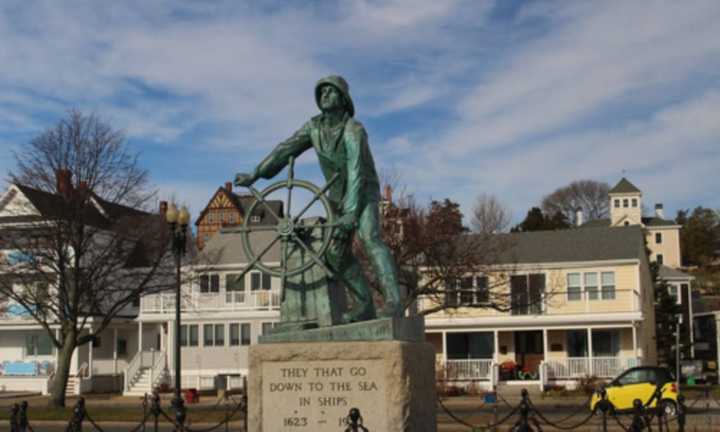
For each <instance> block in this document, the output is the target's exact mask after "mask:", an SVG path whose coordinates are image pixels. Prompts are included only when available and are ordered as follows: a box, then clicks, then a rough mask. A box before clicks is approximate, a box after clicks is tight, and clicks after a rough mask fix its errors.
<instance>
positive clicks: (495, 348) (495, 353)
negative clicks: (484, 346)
mask: <svg viewBox="0 0 720 432" xmlns="http://www.w3.org/2000/svg"><path fill="white" fill-rule="evenodd" d="M499 343H500V338H499V337H498V331H497V330H493V362H495V363H497V362H498V361H500V348H499V347H498V344H499Z"/></svg>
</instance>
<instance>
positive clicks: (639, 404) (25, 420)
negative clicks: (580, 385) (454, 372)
mask: <svg viewBox="0 0 720 432" xmlns="http://www.w3.org/2000/svg"><path fill="white" fill-rule="evenodd" d="M661 387H662V386H657V388H656V389H655V392H654V393H653V395H652V396H651V397H650V399H649V400H647V401H641V400H639V399H636V400H635V401H634V407H633V409H632V412H630V413H622V412H616V411H615V410H614V409H613V406H612V404H611V403H610V401H608V398H607V394H606V393H605V391H604V390H603V389H601V390H599V391H598V393H597V394H596V396H598V398H599V400H598V401H597V403H596V405H595V409H594V410H593V411H592V412H591V411H590V410H589V409H588V407H589V402H590V401H589V400H588V401H587V402H588V403H585V404H583V405H581V406H578V407H577V408H576V409H575V410H573V413H572V414H570V415H568V416H566V417H564V418H562V419H552V418H551V416H550V415H549V414H547V413H543V412H542V411H541V410H540V409H539V408H538V407H537V406H536V405H535V404H534V403H533V402H532V400H531V399H530V397H529V394H528V392H527V390H523V391H522V399H521V400H520V402H519V403H518V404H517V405H514V406H513V405H511V404H509V403H508V402H507V401H505V400H504V399H503V402H504V403H505V404H506V405H507V407H508V412H507V414H505V415H504V416H503V417H502V418H500V419H499V420H495V421H493V422H489V423H487V424H472V423H470V422H468V421H466V420H465V419H463V418H461V417H459V416H458V415H456V414H454V413H453V412H452V411H450V410H449V409H448V408H447V407H446V406H445V404H444V403H443V401H442V399H438V404H439V407H440V409H442V410H443V411H444V412H445V413H446V414H447V415H448V416H449V417H450V418H451V419H452V420H453V421H454V422H456V423H457V424H459V425H462V426H464V427H467V428H469V429H470V430H471V431H472V432H480V431H499V430H502V431H506V430H509V431H511V432H541V431H547V430H573V431H580V430H588V428H591V430H594V431H602V432H608V431H618V430H619V431H623V432H674V431H678V432H685V431H688V432H690V429H689V428H688V419H689V417H690V415H689V413H690V412H692V411H691V410H693V409H694V407H696V406H700V408H699V409H695V412H693V415H698V417H697V420H699V422H700V423H702V422H703V421H706V423H705V424H697V422H696V424H695V425H694V427H695V429H693V430H696V431H697V430H702V431H711V430H716V429H715V428H713V425H712V420H711V416H710V415H708V414H709V412H710V407H711V406H714V407H716V408H720V401H719V400H718V399H717V398H716V397H715V395H714V394H713V393H712V392H711V391H710V388H709V387H706V388H705V391H704V394H703V395H701V396H700V397H698V398H696V399H695V400H694V401H692V402H691V403H689V404H686V403H685V398H684V397H683V395H680V396H678V399H677V402H678V403H677V407H676V409H675V410H667V406H666V405H664V404H662V403H657V404H655V403H654V402H655V401H660V400H661V397H662V388H661ZM245 388H246V387H245ZM501 399H502V398H501ZM229 401H231V403H226V404H225V405H224V407H223V409H224V417H223V419H222V420H221V421H219V422H218V423H217V424H214V425H211V426H210V427H206V428H204V429H193V428H191V427H189V426H187V424H186V423H187V422H186V420H187V413H186V410H185V407H184V404H183V401H182V400H180V401H179V402H176V401H173V406H172V410H173V412H172V413H170V412H168V411H166V410H165V409H164V408H163V407H162V406H161V403H160V397H159V395H158V394H157V393H154V394H152V395H151V396H148V395H146V397H145V398H143V401H142V420H141V421H140V422H139V423H138V424H137V425H135V426H134V427H132V428H131V429H129V430H128V432H141V431H142V432H158V431H159V427H160V423H161V422H163V423H164V424H165V426H166V427H167V426H168V425H169V426H170V427H173V428H174V429H175V430H176V431H178V432H212V431H222V430H223V429H221V428H224V430H225V432H229V431H230V427H231V422H234V421H237V422H241V424H240V425H237V426H238V427H239V429H237V428H236V429H234V430H236V431H237V430H241V431H244V432H247V408H248V404H247V394H246V393H243V394H242V396H241V398H240V400H235V399H232V396H230V399H229ZM703 404H704V408H702V406H703ZM653 405H657V406H656V407H654V406H653ZM217 406H218V405H217V404H216V407H217ZM29 414H30V407H29V405H28V403H27V402H22V403H21V404H19V405H18V404H16V405H14V406H13V407H12V409H11V412H10V432H34V429H33V427H32V424H31V422H30V419H29ZM366 414H367V413H366ZM495 414H497V411H495ZM370 415H372V413H370ZM238 417H240V418H238ZM698 426H699V427H700V428H699V429H698ZM83 428H85V429H83ZM581 428H582V429H581ZM65 430H66V432H82V431H83V430H85V431H94V432H104V430H103V428H102V427H101V426H100V425H99V424H98V423H97V422H96V421H95V420H94V419H93V417H92V415H91V413H90V412H89V411H88V409H87V407H86V405H85V400H84V399H83V398H80V399H79V400H78V402H77V404H76V405H75V407H74V409H73V413H72V417H71V418H70V419H69V420H68V423H67V428H65ZM114 430H116V429H114ZM342 431H345V432H370V431H369V430H368V429H367V428H365V427H364V426H363V416H362V415H361V413H360V411H359V410H358V409H357V408H352V409H350V412H349V414H348V416H347V417H346V418H345V425H344V426H342V427H341V428H340V429H339V432H342ZM372 432H384V431H379V430H374V431H372Z"/></svg>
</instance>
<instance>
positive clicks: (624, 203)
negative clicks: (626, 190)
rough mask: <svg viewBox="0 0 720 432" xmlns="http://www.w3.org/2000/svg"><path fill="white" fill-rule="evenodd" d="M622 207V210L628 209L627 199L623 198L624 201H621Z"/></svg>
mask: <svg viewBox="0 0 720 432" xmlns="http://www.w3.org/2000/svg"><path fill="white" fill-rule="evenodd" d="M623 207H624V208H628V207H629V202H628V199H627V198H625V199H624V200H623Z"/></svg>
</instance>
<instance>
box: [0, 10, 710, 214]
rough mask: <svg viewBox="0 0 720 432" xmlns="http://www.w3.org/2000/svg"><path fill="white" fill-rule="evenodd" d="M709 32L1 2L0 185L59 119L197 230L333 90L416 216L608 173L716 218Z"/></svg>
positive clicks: (694, 24)
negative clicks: (17, 158) (183, 213)
mask: <svg viewBox="0 0 720 432" xmlns="http://www.w3.org/2000/svg"><path fill="white" fill-rule="evenodd" d="M719 22H720V2H717V1H713V0H709V1H705V2H703V1H684V2H675V1H666V2H661V1H642V2H640V1H636V2H627V1H617V2H614V1H602V2H600V1H575V2H568V1H558V2H553V1H529V2H520V1H498V2H492V1H477V0H473V1H462V0H457V1H455V0H443V1H437V0H408V1H401V0H391V1H384V2H379V1H370V0H357V1H349V0H348V1H344V0H340V1H337V2H321V1H306V2H295V1H279V0H278V1H274V0H273V1H266V2H236V1H227V2H223V1H215V2H213V1H183V2H181V1H165V0H158V1H152V2H146V1H132V0H130V1H123V2H103V3H102V6H100V2H95V1H89V0H88V1H66V2H56V1H51V0H48V1H30V0H22V1H12V0H9V1H3V2H2V3H0V64H1V65H2V69H0V70H1V71H2V72H1V73H0V172H6V171H7V169H8V168H10V167H12V158H11V151H12V150H13V149H21V147H22V145H23V144H24V143H26V142H27V141H28V140H29V139H30V138H31V137H33V136H35V135H37V134H39V133H40V132H41V131H42V130H43V129H44V128H46V127H49V126H51V125H53V124H54V123H55V122H56V121H57V120H58V119H59V118H60V117H62V116H63V115H64V114H65V111H66V110H67V109H68V108H78V109H80V110H82V111H85V112H95V113H97V114H99V115H100V116H101V117H102V118H104V119H105V120H107V121H108V122H110V123H111V124H112V125H114V126H115V127H117V128H121V129H123V130H125V132H126V134H127V139H128V144H129V145H130V146H132V148H134V149H137V150H139V151H141V152H142V163H143V165H144V166H146V167H147V168H148V169H149V170H150V171H151V175H152V180H153V182H154V184H155V185H156V186H157V187H158V189H159V191H160V196H161V197H162V198H170V197H174V198H175V199H177V200H180V201H182V202H186V203H188V204H189V205H190V207H191V209H192V211H193V213H194V214H195V215H197V212H199V211H200V210H201V209H202V207H203V206H204V205H205V203H206V202H207V200H208V198H209V197H210V195H211V194H212V193H213V192H214V191H215V190H216V189H217V187H218V186H219V185H221V184H223V183H224V182H225V181H229V180H231V179H232V178H233V177H234V175H235V173H236V172H238V171H249V170H251V169H252V168H253V167H254V165H255V164H256V163H257V162H258V161H259V160H261V159H262V157H263V156H264V155H265V154H267V152H269V151H270V150H271V149H272V148H273V147H274V145H275V144H276V143H277V142H279V141H280V140H282V139H284V138H286V137H288V136H290V135H291V134H292V133H293V132H294V131H295V130H296V129H297V128H299V127H300V126H301V125H302V124H303V122H304V121H306V120H307V119H308V118H309V117H310V116H312V115H314V114H315V113H316V112H317V107H316V106H315V103H314V97H313V87H314V83H315V82H316V81H317V79H318V78H320V77H322V76H325V75H327V74H330V73H338V74H341V75H343V76H345V77H346V78H347V79H348V81H349V82H350V86H351V93H352V95H353V98H354V100H355V105H356V110H357V116H356V117H357V118H358V119H359V120H360V121H362V122H363V123H364V124H365V126H366V128H367V130H368V133H369V135H370V144H371V148H372V151H373V153H374V157H375V160H376V163H377V165H378V166H379V170H380V171H382V172H394V173H396V174H397V175H398V176H399V177H400V183H401V184H402V185H404V189H405V191H406V192H407V193H413V194H415V195H416V196H417V197H419V198H420V199H422V200H426V199H430V198H435V199H441V198H445V197H449V198H451V199H454V200H456V201H458V202H460V203H461V205H462V208H463V211H464V212H465V213H466V214H467V213H469V212H470V210H471V208H472V204H473V201H474V200H475V198H476V197H477V196H478V195H479V194H481V193H489V194H494V195H496V196H497V197H498V198H500V200H501V201H503V202H505V203H506V205H507V206H508V207H510V209H511V210H512V212H513V217H514V219H515V220H516V221H517V220H519V219H521V218H522V217H523V216H524V214H525V212H526V211H527V209H528V208H529V207H530V206H532V205H536V204H537V203H539V201H540V200H541V198H542V196H543V195H544V194H547V193H549V192H551V191H552V190H554V189H555V188H557V187H559V186H563V185H565V184H567V183H568V182H570V181H572V180H575V179H580V178H588V179H593V180H599V181H606V182H608V183H610V184H611V185H612V184H614V183H615V182H617V181H618V180H619V179H620V177H621V176H622V175H623V173H624V175H625V176H627V177H628V178H629V179H630V180H631V181H632V182H633V183H635V184H636V185H637V186H638V187H640V188H641V189H642V190H643V191H644V197H645V203H646V204H647V205H648V207H650V208H651V207H652V205H653V204H654V203H655V202H663V203H664V204H665V208H666V214H669V215H674V214H675V212H676V210H677V209H681V208H688V207H690V208H691V207H694V206H697V205H703V206H707V207H713V208H720V193H719V188H718V186H719V185H720V120H719V119H720V26H719V25H718V23H719ZM298 163H299V167H298V177H302V178H305V179H308V180H311V181H314V182H317V183H320V173H319V170H318V168H317V166H316V163H315V156H314V155H313V154H312V152H308V153H307V154H305V155H303V157H301V159H300V160H299V162H298Z"/></svg>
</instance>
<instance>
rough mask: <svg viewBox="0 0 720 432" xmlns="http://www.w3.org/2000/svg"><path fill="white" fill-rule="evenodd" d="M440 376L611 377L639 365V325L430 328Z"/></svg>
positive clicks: (490, 382)
mask: <svg viewBox="0 0 720 432" xmlns="http://www.w3.org/2000/svg"><path fill="white" fill-rule="evenodd" d="M427 337H428V341H429V342H431V343H432V344H433V345H434V346H435V349H436V360H437V365H438V367H437V371H438V376H437V378H438V379H440V380H446V381H460V382H463V381H464V382H468V381H479V382H486V383H487V384H488V385H494V384H497V383H499V382H505V381H506V382H514V381H523V382H527V381H535V382H538V383H540V382H546V383H548V382H551V381H554V382H556V383H559V382H561V381H573V380H579V379H581V378H585V377H596V378H602V379H611V378H613V377H615V376H617V375H618V374H619V373H620V372H622V371H624V370H625V369H627V368H629V367H633V366H636V365H639V364H640V356H639V355H638V335H637V329H636V328H635V327H634V326H629V327H607V328H592V327H590V328H583V329H577V328H564V329H559V328H553V329H548V328H545V329H517V330H492V331H457V330H446V331H440V332H432V331H428V334H427Z"/></svg>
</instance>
